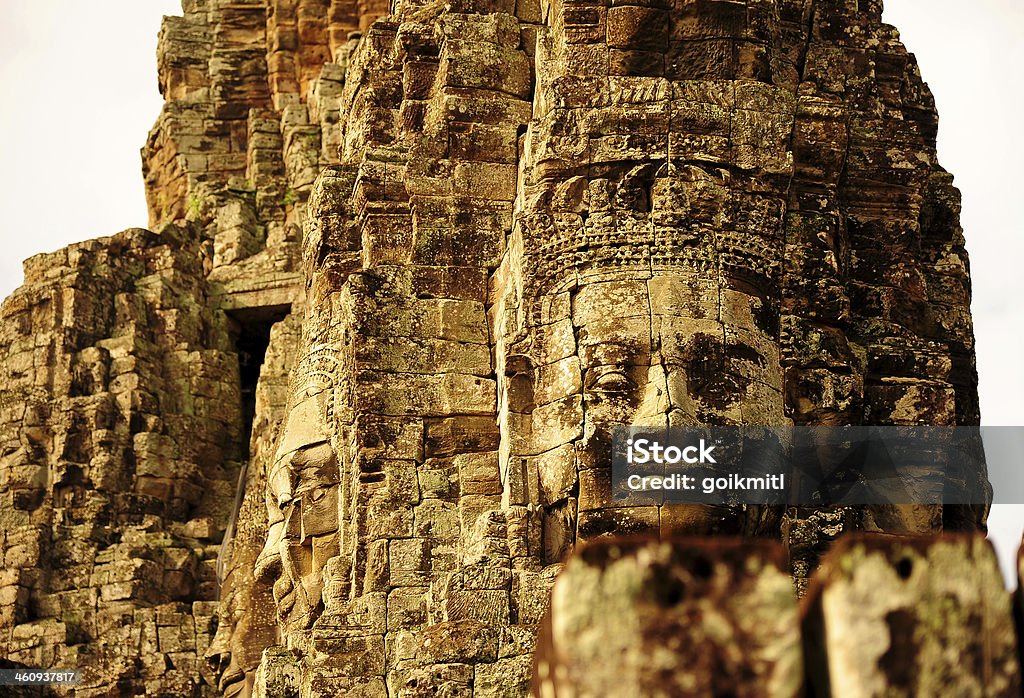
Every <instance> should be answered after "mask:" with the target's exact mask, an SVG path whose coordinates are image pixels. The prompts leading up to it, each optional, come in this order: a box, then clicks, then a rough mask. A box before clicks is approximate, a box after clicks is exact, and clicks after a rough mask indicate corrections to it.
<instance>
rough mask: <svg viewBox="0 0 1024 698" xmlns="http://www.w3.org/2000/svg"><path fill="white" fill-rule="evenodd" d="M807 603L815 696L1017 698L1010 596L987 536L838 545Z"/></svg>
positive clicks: (854, 539) (854, 540) (875, 539)
mask: <svg viewBox="0 0 1024 698" xmlns="http://www.w3.org/2000/svg"><path fill="white" fill-rule="evenodd" d="M806 604H807V605H806V607H805V611H804V644H805V647H806V648H807V655H806V657H807V663H808V667H809V668H810V669H811V671H810V672H809V679H810V683H811V686H812V688H813V690H814V695H831V696H833V697H834V698H860V697H861V696H865V697H866V696H938V695H955V696H1019V695H1020V690H1021V686H1020V667H1019V664H1018V662H1019V660H1018V655H1017V640H1016V633H1015V631H1014V627H1013V613H1012V610H1011V603H1010V595H1009V593H1008V592H1007V591H1006V589H1005V588H1004V586H1003V580H1002V577H1001V575H1000V572H999V565H998V562H997V560H996V556H995V552H994V550H993V549H992V545H991V544H990V543H989V542H988V541H986V540H985V539H983V538H982V537H981V536H966V535H964V536H952V535H946V536H942V537H937V538H929V539H923V538H904V537H899V538H898V537H892V536H888V537H887V536H872V537H869V536H850V537H847V538H844V539H841V540H840V542H839V543H838V544H837V545H836V546H835V547H834V548H833V549H832V550H831V551H830V552H829V554H828V555H827V556H826V557H825V559H824V560H823V561H822V565H821V568H820V569H819V572H818V576H817V577H816V578H815V580H814V581H813V582H812V585H811V590H810V593H809V595H808V597H807V599H806Z"/></svg>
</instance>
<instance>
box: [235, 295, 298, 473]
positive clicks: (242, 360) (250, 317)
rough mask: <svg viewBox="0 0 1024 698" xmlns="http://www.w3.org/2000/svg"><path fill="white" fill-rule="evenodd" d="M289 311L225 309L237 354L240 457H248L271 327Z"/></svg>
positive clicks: (284, 307) (279, 307)
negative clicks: (240, 409) (261, 373)
mask: <svg viewBox="0 0 1024 698" xmlns="http://www.w3.org/2000/svg"><path fill="white" fill-rule="evenodd" d="M290 312H291V306H290V305H273V306H263V307H258V308H240V309H237V310H230V311H228V313H227V315H228V317H229V318H230V319H231V320H232V322H231V329H232V339H233V340H234V345H235V352H237V354H238V376H239V388H240V392H241V395H242V433H241V436H242V456H243V458H244V459H246V460H248V458H249V441H250V440H251V436H252V424H253V420H254V419H255V418H256V384H257V383H258V382H259V379H260V369H261V368H262V367H263V361H264V359H265V358H266V356H267V347H268V346H270V328H271V327H273V326H274V324H276V323H278V322H280V321H281V320H284V319H285V318H286V317H287V316H288V314H289V313H290Z"/></svg>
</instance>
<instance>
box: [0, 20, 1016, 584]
mask: <svg viewBox="0 0 1024 698" xmlns="http://www.w3.org/2000/svg"><path fill="white" fill-rule="evenodd" d="M968 7H969V9H968ZM180 11H181V5H180V2H178V0H93V1H91V2H82V1H80V0H6V1H5V2H4V20H3V22H0V90H2V91H0V95H2V98H0V158H2V160H0V162H2V168H0V210H2V211H3V212H4V215H3V217H2V218H0V241H2V243H3V246H2V251H3V253H2V255H0V297H4V296H7V295H8V294H9V293H10V292H11V291H12V290H13V289H14V288H16V287H17V286H18V285H19V284H20V283H21V281H22V272H21V260H23V259H24V258H26V257H28V256H30V255H32V254H35V253H38V252H44V251H51V250H55V249H58V248H60V247H63V246H64V245H67V244H69V243H71V242H77V241H80V240H85V239H88V238H92V237H98V236H101V235H110V234H113V233H115V232H117V231H119V230H123V229H124V228H129V227H135V226H138V227H145V226H146V223H147V220H146V206H145V198H144V195H143V188H142V175H141V160H140V157H139V149H140V148H141V147H142V145H143V144H144V142H145V138H146V134H147V132H148V131H149V128H150V126H151V125H152V124H153V122H154V121H155V119H156V116H157V114H158V113H159V111H160V106H161V104H162V100H161V98H160V95H159V93H158V91H157V79H156V57H155V52H156V34H157V30H158V28H159V26H160V18H161V16H163V15H167V14H180ZM885 18H886V21H888V22H890V23H892V24H895V25H896V26H898V27H899V28H900V32H901V35H902V37H903V40H904V43H906V44H907V46H908V48H910V50H911V51H913V52H914V53H916V54H917V57H918V60H919V61H920V63H921V68H922V73H923V74H924V78H925V80H926V81H927V82H928V84H929V85H930V86H931V88H932V91H933V92H934V93H935V98H936V101H937V102H938V107H939V113H940V114H941V122H940V126H939V157H940V160H941V162H942V164H943V166H944V167H946V169H948V170H950V171H951V172H953V173H954V174H955V175H956V184H957V186H959V187H960V189H961V191H962V192H963V200H964V210H963V216H962V222H963V227H964V230H965V234H966V237H967V246H968V250H969V252H970V254H971V265H972V271H973V277H974V320H975V329H976V331H977V339H978V347H977V348H978V368H979V372H980V375H981V407H982V421H983V423H985V424H987V425H1024V398H1022V395H1024V309H1022V307H1021V301H1020V299H1022V298H1024V268H1022V263H1024V234H1022V233H1024V230H1022V225H1021V224H1020V222H1019V217H1020V213H1019V210H1020V200H1021V198H1022V196H1024V194H1022V193H1021V192H1020V191H1018V190H1017V186H1018V184H1019V182H1020V181H1021V168H1022V167H1024V137H1022V136H1021V126H1020V125H1019V124H1018V118H1019V115H1020V114H1022V113H1024V94H1022V90H1021V87H1022V85H1021V79H1020V76H1019V69H1018V65H1019V62H1020V56H1021V55H1022V49H1024V3H1021V2H1020V0H973V2H971V3H969V6H965V4H964V2H963V0H886V11H885ZM990 526H991V528H992V532H993V538H994V539H995V540H996V543H997V547H998V548H999V552H1000V556H1001V558H1002V561H1003V562H1004V564H1005V565H1007V569H1008V568H1009V567H1008V565H1009V562H1010V560H1011V559H1012V557H1013V555H1014V551H1015V549H1016V547H1017V543H1018V542H1019V540H1020V534H1021V530H1022V528H1024V506H1015V507H1010V506H1001V507H996V508H995V510H994V511H993V515H992V518H991V520H990Z"/></svg>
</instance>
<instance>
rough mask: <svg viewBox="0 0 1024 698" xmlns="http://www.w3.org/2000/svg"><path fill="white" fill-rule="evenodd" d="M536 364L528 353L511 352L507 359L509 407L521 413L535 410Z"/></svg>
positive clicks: (506, 375) (506, 372)
mask: <svg viewBox="0 0 1024 698" xmlns="http://www.w3.org/2000/svg"><path fill="white" fill-rule="evenodd" d="M533 376H534V364H533V359H531V358H530V357H529V356H527V355H526V354H511V355H509V356H508V358H506V359H505V377H506V378H508V383H507V385H506V393H507V395H508V408H509V410H511V411H512V412H517V413H519V414H529V413H531V412H533V408H534V404H533Z"/></svg>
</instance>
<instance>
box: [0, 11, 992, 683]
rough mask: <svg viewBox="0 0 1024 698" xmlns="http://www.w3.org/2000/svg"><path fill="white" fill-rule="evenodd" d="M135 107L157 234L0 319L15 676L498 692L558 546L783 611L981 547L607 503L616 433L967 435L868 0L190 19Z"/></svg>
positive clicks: (937, 271)
mask: <svg viewBox="0 0 1024 698" xmlns="http://www.w3.org/2000/svg"><path fill="white" fill-rule="evenodd" d="M159 82H160V88H161V91H162V94H163V95H164V97H165V99H166V104H165V106H164V109H163V112H162V113H161V115H160V118H159V120H158V122H157V124H156V126H155V127H154V129H153V131H152V132H151V133H150V136H149V139H148V141H147V143H146V145H145V148H144V150H143V161H144V173H145V178H146V187H147V196H148V202H149V209H150V227H151V228H152V230H153V231H155V232H150V231H146V230H127V231H124V232H122V233H119V234H117V235H114V236H112V237H109V238H103V239H100V240H94V241H90V242H86V243H81V244H78V245H73V246H71V247H69V248H67V249H65V250H61V251H60V252H57V253H54V254H47V255H39V256H36V257H33V258H32V259H30V260H28V261H27V262H26V267H25V268H26V283H25V285H24V286H23V287H22V288H21V289H19V290H18V291H16V292H15V293H14V294H13V295H12V296H11V297H10V298H8V299H7V300H6V301H5V302H4V305H3V309H2V318H0V439H2V447H3V450H2V453H0V500H2V503H0V545H2V555H3V561H4V564H3V570H2V572H0V647H2V648H3V650H4V654H5V656H6V657H7V658H8V660H9V661H13V662H15V663H17V664H19V665H25V666H41V667H57V666H64V667H70V668H80V669H81V670H82V672H83V682H82V684H81V685H80V686H78V687H75V688H73V689H69V691H70V692H72V693H74V694H75V695H81V696H106V695H131V694H142V693H146V694H150V695H173V696H214V695H227V696H253V695H255V696H265V697H267V698H269V697H271V696H302V697H303V698H306V697H313V696H328V695H349V696H361V697H366V698H370V697H373V698H377V697H379V698H395V697H396V696H406V697H410V698H411V697H414V696H433V695H446V696H465V697H467V698H469V697H472V698H485V697H491V696H523V695H525V694H526V692H527V690H528V685H529V682H530V678H531V673H532V672H533V669H532V667H533V663H534V653H535V648H536V646H537V636H538V627H539V625H540V624H541V620H542V617H543V616H544V613H545V611H546V609H547V608H548V603H549V595H550V590H551V586H552V584H553V582H554V580H555V578H556V576H557V575H558V573H559V571H560V570H561V569H562V565H563V563H564V561H565V560H566V558H567V557H568V556H569V555H570V553H571V552H572V551H573V549H574V548H575V547H576V546H578V545H579V544H581V543H583V542H585V541H589V540H593V539H604V538H606V537H608V536H624V535H633V534H644V535H648V536H652V537H663V538H669V537H674V536H700V537H706V538H708V539H712V538H713V537H720V536H730V537H734V538H735V537H740V538H748V539H750V538H757V539H764V540H767V541H772V540H774V541H778V542H781V543H783V544H784V545H785V546H786V549H787V550H788V557H787V558H786V561H785V565H786V566H787V571H789V572H792V574H793V576H794V578H795V580H796V585H797V588H798V589H799V590H801V591H802V590H803V589H804V587H805V584H806V579H807V578H808V576H809V574H810V572H811V570H812V569H813V567H814V566H815V565H816V564H817V561H818V558H819V556H820V554H821V553H822V552H823V551H824V550H825V549H826V548H827V547H828V546H829V544H830V543H831V542H832V541H833V540H834V539H835V538H836V537H837V536H839V535H840V534H842V533H844V532H851V531H883V532H890V533H938V532H942V531H971V530H983V528H984V520H985V516H986V507H985V506H982V505H979V506H973V507H972V506H962V507H946V508H943V507H941V506H930V507H889V508H882V507H878V508H873V509H870V510H851V509H830V510H803V509H787V510H773V509H756V508H746V507H740V508H716V507H696V506H678V505H660V506H659V505H648V506H636V507H622V506H619V505H617V504H616V503H615V502H614V501H613V499H612V497H611V473H610V467H609V459H610V448H611V445H610V440H609V434H610V428H611V427H612V426H614V425H620V424H625V425H651V424H664V425H704V424H707V425H719V424H725V425H732V424H754V425H770V426H781V425H861V424H872V425H915V424H936V425H951V426H952V425H974V424H977V423H978V420H979V414H978V398H977V378H976V372H975V361H974V345H973V330H972V325H971V317H970V312H969V304H970V280H969V273H968V263H967V257H966V253H965V251H964V241H963V237H962V233H961V229H960V226H959V194H958V192H957V190H956V189H955V188H954V187H953V185H952V177H951V176H950V175H949V174H947V173H946V172H945V171H944V170H943V169H942V168H941V167H940V166H939V164H938V162H937V160H936V155H935V135H936V130H937V116H936V113H935V108H934V104H933V100H932V97H931V95H930V93H929V91H928V89H927V87H926V86H925V84H924V83H923V82H922V79H921V76H920V73H919V71H918V68H917V65H916V62H915V60H914V58H913V56H912V55H910V54H909V53H908V52H907V50H906V49H905V48H904V47H903V45H902V44H901V43H900V41H899V36H898V33H897V31H896V30H895V29H894V28H892V27H890V26H888V25H885V24H883V23H882V20H881V2H880V0H450V1H449V2H429V1H427V2H420V0H393V2H392V3H391V4H390V5H387V4H385V3H383V2H382V1H381V0H358V1H356V0H184V2H183V16H182V17H168V18H165V20H164V24H163V27H162V28H161V32H160V50H159ZM979 477H983V474H982V475H980V476H979ZM600 544H601V543H600V541H599V542H598V545H600ZM730 545H731V544H730ZM751 545H753V546H754V548H751V549H752V550H753V549H756V550H761V547H759V546H762V545H763V543H762V542H760V541H758V542H755V543H752V544H751ZM769 557H770V556H769ZM701 695H703V694H702V693H701ZM708 695H710V693H709V694H708ZM716 695H718V694H716ZM744 695H747V694H744ZM750 695H754V694H750ZM757 695H761V694H757ZM764 695H772V694H771V693H765V694H764ZM774 695H782V693H781V692H776V693H775V694H774Z"/></svg>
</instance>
